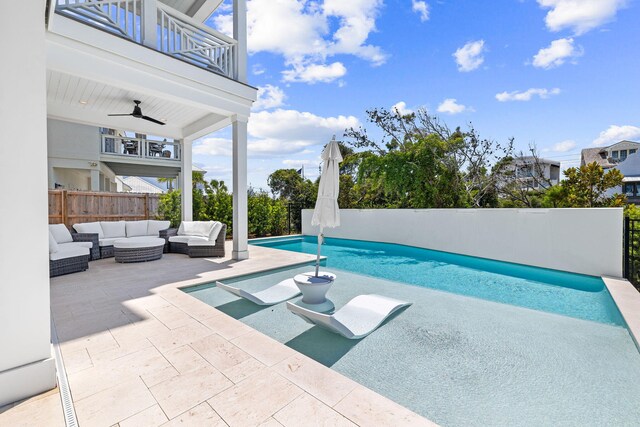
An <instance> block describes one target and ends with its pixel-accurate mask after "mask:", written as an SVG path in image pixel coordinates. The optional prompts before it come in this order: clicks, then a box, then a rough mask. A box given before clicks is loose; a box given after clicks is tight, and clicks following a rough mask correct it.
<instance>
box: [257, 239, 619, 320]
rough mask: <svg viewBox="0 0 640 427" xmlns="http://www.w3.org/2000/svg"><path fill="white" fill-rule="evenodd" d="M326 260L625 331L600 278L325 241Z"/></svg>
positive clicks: (294, 242) (301, 248)
mask: <svg viewBox="0 0 640 427" xmlns="http://www.w3.org/2000/svg"><path fill="white" fill-rule="evenodd" d="M251 244H252V245H258V246H266V247H270V248H275V249H282V250H287V251H294V252H303V253H308V254H315V253H316V252H317V237H316V236H302V237H285V238H281V239H254V240H252V241H251ZM322 255H324V256H326V257H327V259H326V265H327V267H329V268H331V267H333V268H339V269H341V270H346V271H350V272H353V273H357V274H363V275H368V276H373V277H376V278H382V279H387V280H393V281H396V282H401V283H406V284H409V285H414V286H421V287H426V288H431V289H437V290H441V291H446V292H451V293H455V294H459V295H465V296H470V297H475V298H482V299H485V300H489V301H495V302H499V303H504V304H510V305H515V306H519V307H526V308H531V309H534V310H541V311H546V312H550V313H557V314H561V315H564V316H570V317H575V318H578V319H585V320H592V321H596V322H600V323H606V324H611V325H618V326H624V320H623V319H622V316H621V315H620V312H619V311H618V308H617V306H616V305H615V302H614V301H613V299H612V298H611V295H610V294H609V292H608V290H607V288H606V286H605V285H604V282H603V281H602V279H601V278H599V277H594V276H585V275H580V274H573V273H567V272H563V271H557V270H549V269H544V268H537V267H531V266H525V265H519V264H512V263H507V262H501V261H495V260H489V259H483V258H476V257H470V256H464V255H458V254H451V253H447V252H439V251H432V250H428V249H422V248H416V247H411V246H403V245H396V244H390V243H379V242H367V241H360V240H347V239H334V238H326V239H325V244H324V245H323V246H322Z"/></svg>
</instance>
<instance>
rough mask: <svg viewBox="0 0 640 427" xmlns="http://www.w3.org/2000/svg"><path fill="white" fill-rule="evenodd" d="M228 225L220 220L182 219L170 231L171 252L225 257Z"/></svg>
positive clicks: (193, 256)
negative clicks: (178, 224)
mask: <svg viewBox="0 0 640 427" xmlns="http://www.w3.org/2000/svg"><path fill="white" fill-rule="evenodd" d="M226 235H227V226H226V224H223V223H221V222H218V221H182V223H181V224H180V227H179V228H178V229H177V230H176V229H171V230H169V231H168V239H169V252H174V253H180V254H186V255H189V257H191V258H196V257H223V256H224V255H225V251H224V241H225V237H226Z"/></svg>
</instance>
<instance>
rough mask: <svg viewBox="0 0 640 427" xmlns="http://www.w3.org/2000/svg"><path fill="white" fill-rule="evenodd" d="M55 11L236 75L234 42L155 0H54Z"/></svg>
mask: <svg viewBox="0 0 640 427" xmlns="http://www.w3.org/2000/svg"><path fill="white" fill-rule="evenodd" d="M56 12H57V13H59V14H61V15H64V16H67V17H70V18H73V19H76V20H78V21H81V22H83V23H85V24H88V25H91V26H94V27H97V28H100V29H102V30H105V31H108V32H111V33H113V34H116V35H118V36H120V37H123V38H125V39H128V40H130V41H132V42H135V43H138V44H142V45H145V46H147V47H150V48H152V49H155V50H157V51H159V52H163V53H166V54H168V55H171V56H173V57H176V58H178V59H181V60H183V61H186V62H189V63H191V64H193V65H196V66H198V67H200V68H204V69H206V70H209V71H212V72H215V73H218V74H222V75H224V76H227V77H230V78H232V79H237V78H238V76H237V63H238V58H237V42H236V40H234V39H232V38H230V37H228V36H225V35H224V34H222V33H220V32H218V31H215V30H214V29H212V28H210V27H207V26H206V25H204V24H202V23H199V22H197V21H195V20H194V19H192V18H190V17H189V16H187V15H185V14H183V13H181V12H178V11H177V10H175V9H173V8H171V7H169V6H167V5H165V4H163V3H160V2H158V1H157V0H57V2H56Z"/></svg>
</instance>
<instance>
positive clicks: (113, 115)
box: [107, 113, 132, 117]
mask: <svg viewBox="0 0 640 427" xmlns="http://www.w3.org/2000/svg"><path fill="white" fill-rule="evenodd" d="M107 115H108V116H112V117H115V116H132V114H131V113H129V114H107Z"/></svg>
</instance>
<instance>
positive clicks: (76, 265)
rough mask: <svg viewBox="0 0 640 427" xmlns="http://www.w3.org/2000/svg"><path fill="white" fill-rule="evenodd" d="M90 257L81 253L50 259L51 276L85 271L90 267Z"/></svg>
mask: <svg viewBox="0 0 640 427" xmlns="http://www.w3.org/2000/svg"><path fill="white" fill-rule="evenodd" d="M89 257H90V255H81V256H74V257H71V258H63V259H58V260H55V261H49V276H50V277H56V276H62V275H63V274H69V273H77V272H80V271H85V270H87V269H88V268H89Z"/></svg>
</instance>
